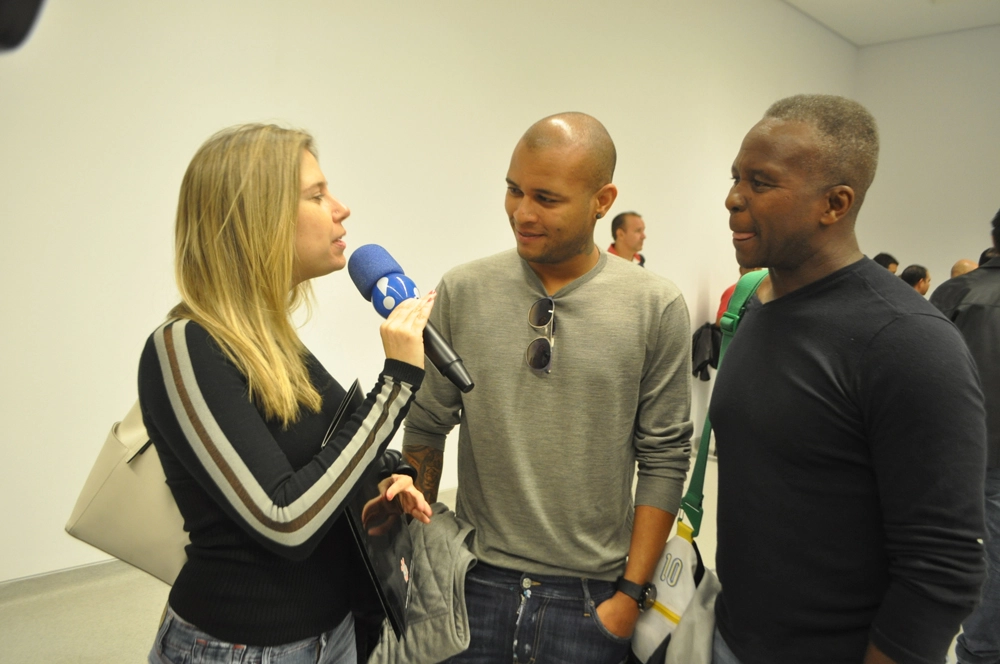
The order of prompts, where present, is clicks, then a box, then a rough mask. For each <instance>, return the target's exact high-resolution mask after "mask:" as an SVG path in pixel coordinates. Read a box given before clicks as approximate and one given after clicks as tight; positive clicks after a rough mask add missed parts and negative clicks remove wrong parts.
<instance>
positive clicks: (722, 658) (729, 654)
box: [712, 627, 741, 664]
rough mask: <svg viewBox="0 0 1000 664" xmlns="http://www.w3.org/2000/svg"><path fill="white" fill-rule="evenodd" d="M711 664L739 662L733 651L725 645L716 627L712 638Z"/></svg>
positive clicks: (736, 663) (737, 663) (739, 663)
mask: <svg viewBox="0 0 1000 664" xmlns="http://www.w3.org/2000/svg"><path fill="white" fill-rule="evenodd" d="M712 664H741V662H740V660H738V659H736V655H734V654H733V651H732V650H730V649H729V646H728V645H726V641H725V639H723V638H722V634H720V633H719V628H718V627H716V628H715V636H714V637H713V638H712Z"/></svg>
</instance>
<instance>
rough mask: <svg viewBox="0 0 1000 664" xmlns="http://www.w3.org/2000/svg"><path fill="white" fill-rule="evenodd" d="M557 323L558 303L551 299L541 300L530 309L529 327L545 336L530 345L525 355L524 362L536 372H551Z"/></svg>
mask: <svg viewBox="0 0 1000 664" xmlns="http://www.w3.org/2000/svg"><path fill="white" fill-rule="evenodd" d="M555 321H556V303H555V300H553V299H552V298H551V297H543V298H540V299H539V300H537V301H536V302H535V303H534V304H533V305H531V308H530V309H528V325H530V326H531V327H532V328H534V329H536V330H539V331H540V332H542V333H543V334H544V336H541V337H538V338H536V339H534V340H533V341H532V342H531V343H530V344H528V349H527V350H526V351H525V353H524V360H525V361H526V362H527V363H528V366H529V367H531V368H532V369H534V370H535V371H544V372H545V373H549V372H550V371H551V367H552V348H553V346H554V345H555V339H554V337H553V335H554V333H555Z"/></svg>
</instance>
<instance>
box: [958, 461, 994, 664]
mask: <svg viewBox="0 0 1000 664" xmlns="http://www.w3.org/2000/svg"><path fill="white" fill-rule="evenodd" d="M983 542H984V543H985V545H986V574H987V576H986V583H984V584H983V590H982V603H981V604H980V605H979V608H977V609H976V610H975V612H973V614H972V615H971V616H969V617H968V618H966V619H965V622H964V623H962V634H961V636H959V637H958V645H957V646H956V647H955V654H956V655H957V656H958V661H959V662H961V663H962V664H996V663H997V662H1000V468H991V469H989V470H987V471H986V537H985V538H984V539H983Z"/></svg>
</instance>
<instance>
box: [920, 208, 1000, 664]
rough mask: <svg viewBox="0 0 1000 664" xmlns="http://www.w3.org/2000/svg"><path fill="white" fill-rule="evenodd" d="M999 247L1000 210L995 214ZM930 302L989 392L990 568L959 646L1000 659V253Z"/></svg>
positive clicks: (979, 661) (970, 654)
mask: <svg viewBox="0 0 1000 664" xmlns="http://www.w3.org/2000/svg"><path fill="white" fill-rule="evenodd" d="M993 244H994V246H997V247H1000V212H997V214H996V216H995V217H993ZM931 304H933V305H934V306H936V307H937V308H938V309H940V310H941V313H943V314H944V315H945V316H947V317H948V318H949V319H951V320H952V321H953V322H954V323H955V325H956V326H958V329H959V330H960V331H961V332H962V336H963V337H965V342H966V343H967V344H968V345H969V352H971V353H972V357H973V358H975V360H976V365H977V366H978V367H979V378H980V380H982V383H983V394H984V396H985V397H986V434H987V436H988V444H987V459H986V496H985V498H986V567H987V579H986V583H985V584H984V585H983V594H982V603H981V604H980V605H979V608H978V609H976V611H975V612H974V613H973V614H972V615H971V616H969V618H968V619H967V620H966V621H965V622H964V623H962V635H961V636H960V637H958V646H957V647H956V648H955V651H956V653H957V655H958V661H959V662H960V664H996V663H997V662H1000V343H997V340H998V339H1000V258H993V259H990V260H989V261H987V262H986V263H984V264H983V265H982V266H980V268H979V269H976V270H973V271H972V272H968V273H966V274H963V275H961V276H958V277H955V278H954V279H949V280H948V281H946V282H944V283H943V284H941V285H940V286H938V288H937V290H935V291H934V295H932V296H931Z"/></svg>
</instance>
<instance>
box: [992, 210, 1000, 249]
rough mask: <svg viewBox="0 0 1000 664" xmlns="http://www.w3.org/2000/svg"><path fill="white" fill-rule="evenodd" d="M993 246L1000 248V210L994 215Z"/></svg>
mask: <svg viewBox="0 0 1000 664" xmlns="http://www.w3.org/2000/svg"><path fill="white" fill-rule="evenodd" d="M992 223H993V233H992V235H993V246H994V247H996V248H997V249H1000V210H997V213H996V216H994V217H993V222H992Z"/></svg>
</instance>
